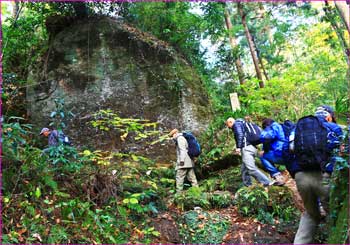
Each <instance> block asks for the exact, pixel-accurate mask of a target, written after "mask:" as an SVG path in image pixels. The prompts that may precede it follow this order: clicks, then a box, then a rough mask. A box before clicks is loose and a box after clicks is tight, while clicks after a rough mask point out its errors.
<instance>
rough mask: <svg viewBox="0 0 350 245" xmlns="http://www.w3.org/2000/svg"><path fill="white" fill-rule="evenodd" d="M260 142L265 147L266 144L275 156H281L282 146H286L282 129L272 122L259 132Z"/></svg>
mask: <svg viewBox="0 0 350 245" xmlns="http://www.w3.org/2000/svg"><path fill="white" fill-rule="evenodd" d="M260 140H261V142H262V143H263V144H264V145H265V146H266V144H268V145H269V150H270V151H273V152H274V153H275V155H277V156H282V151H283V149H284V145H285V144H287V142H286V140H285V137H284V132H283V128H282V126H281V125H280V124H279V123H277V122H273V123H272V124H271V125H270V126H268V127H266V128H265V129H264V130H263V131H262V132H261V135H260Z"/></svg>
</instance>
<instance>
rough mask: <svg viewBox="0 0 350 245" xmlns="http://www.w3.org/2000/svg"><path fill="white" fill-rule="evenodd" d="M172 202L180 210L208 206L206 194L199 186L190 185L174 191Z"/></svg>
mask: <svg viewBox="0 0 350 245" xmlns="http://www.w3.org/2000/svg"><path fill="white" fill-rule="evenodd" d="M174 202H175V204H176V205H177V206H178V207H179V208H180V209H181V210H191V209H193V208H194V207H197V206H198V207H201V208H203V209H209V208H210V203H209V199H208V194H207V193H205V192H203V191H202V189H201V188H199V187H191V188H189V189H188V190H186V191H183V192H180V193H176V195H175V197H174Z"/></svg>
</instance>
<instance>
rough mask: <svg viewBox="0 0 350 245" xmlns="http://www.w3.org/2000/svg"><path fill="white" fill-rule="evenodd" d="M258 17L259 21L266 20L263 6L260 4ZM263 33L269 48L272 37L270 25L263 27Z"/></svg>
mask: <svg viewBox="0 0 350 245" xmlns="http://www.w3.org/2000/svg"><path fill="white" fill-rule="evenodd" d="M259 15H260V16H259V18H260V19H261V21H263V20H264V19H265V18H266V10H265V8H264V5H263V4H262V3H261V2H259ZM263 31H264V32H265V33H266V35H267V39H268V40H269V44H270V46H272V44H273V35H272V31H271V26H270V23H268V24H267V25H266V26H264V29H263Z"/></svg>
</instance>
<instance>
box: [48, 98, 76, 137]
mask: <svg viewBox="0 0 350 245" xmlns="http://www.w3.org/2000/svg"><path fill="white" fill-rule="evenodd" d="M54 102H55V110H54V111H52V112H51V113H50V119H51V122H50V124H49V125H50V126H51V127H53V128H55V129H58V130H62V129H64V128H65V127H66V123H65V121H66V120H67V119H68V118H70V117H74V114H73V113H72V112H71V111H67V110H66V109H65V107H64V99H62V98H55V99H54Z"/></svg>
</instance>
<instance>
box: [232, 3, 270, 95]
mask: <svg viewBox="0 0 350 245" xmlns="http://www.w3.org/2000/svg"><path fill="white" fill-rule="evenodd" d="M237 7H238V12H239V14H240V16H241V18H242V25H243V27H244V32H245V35H246V38H247V40H248V44H249V50H250V53H251V55H252V59H253V63H254V67H255V71H256V76H257V78H258V79H259V80H260V81H259V87H260V88H263V87H264V82H263V80H262V74H261V71H260V68H259V59H258V56H257V55H256V48H255V44H254V42H253V39H252V35H251V34H250V31H249V28H248V25H247V21H246V18H245V17H246V15H245V13H244V11H243V6H242V4H241V3H240V2H238V3H237Z"/></svg>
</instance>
